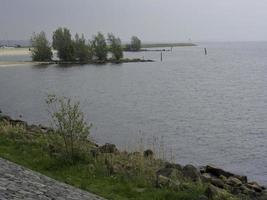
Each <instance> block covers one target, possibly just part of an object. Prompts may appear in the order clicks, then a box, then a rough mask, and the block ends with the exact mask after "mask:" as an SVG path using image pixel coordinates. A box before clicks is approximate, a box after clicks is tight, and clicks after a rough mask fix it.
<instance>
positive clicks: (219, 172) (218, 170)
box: [206, 165, 234, 178]
mask: <svg viewBox="0 0 267 200" xmlns="http://www.w3.org/2000/svg"><path fill="white" fill-rule="evenodd" d="M206 173H210V174H212V175H214V176H217V177H220V176H221V175H223V176H225V177H227V178H228V177H230V176H234V174H233V173H231V172H227V171H224V170H223V169H221V168H218V167H215V166H212V165H207V166H206Z"/></svg>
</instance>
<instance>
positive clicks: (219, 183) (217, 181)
mask: <svg viewBox="0 0 267 200" xmlns="http://www.w3.org/2000/svg"><path fill="white" fill-rule="evenodd" d="M210 182H211V184H212V185H215V186H216V187H219V188H224V182H223V181H222V180H221V179H219V178H211V181H210Z"/></svg>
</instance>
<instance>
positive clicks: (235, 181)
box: [226, 177, 242, 187]
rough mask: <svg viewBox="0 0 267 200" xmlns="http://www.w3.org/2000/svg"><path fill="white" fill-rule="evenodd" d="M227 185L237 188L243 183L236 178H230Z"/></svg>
mask: <svg viewBox="0 0 267 200" xmlns="http://www.w3.org/2000/svg"><path fill="white" fill-rule="evenodd" d="M226 183H227V184H228V185H231V186H235V187H236V186H237V187H239V186H241V185H242V181H240V180H239V179H238V178H235V177H229V178H228V179H227V181H226Z"/></svg>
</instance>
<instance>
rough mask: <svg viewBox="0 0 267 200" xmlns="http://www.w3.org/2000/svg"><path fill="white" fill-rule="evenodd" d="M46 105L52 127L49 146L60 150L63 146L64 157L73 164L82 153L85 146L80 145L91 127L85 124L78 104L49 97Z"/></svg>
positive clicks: (65, 99)
mask: <svg viewBox="0 0 267 200" xmlns="http://www.w3.org/2000/svg"><path fill="white" fill-rule="evenodd" d="M46 103H47V105H48V112H49V113H50V115H51V119H52V127H53V131H52V132H51V133H50V134H49V135H50V138H49V144H50V145H51V146H52V147H53V148H56V149H60V147H61V144H63V150H64V151H63V153H64V155H65V156H66V158H67V159H70V161H71V162H72V163H73V162H74V161H75V160H76V159H79V158H80V156H81V155H82V153H83V148H84V147H85V146H83V145H81V144H82V143H83V142H85V141H86V140H87V139H88V136H89V130H90V127H91V126H88V125H87V123H86V122H85V120H84V114H83V112H81V111H80V106H79V102H72V101H71V99H69V98H66V97H61V98H57V97H56V96H55V95H49V96H48V98H47V100H46ZM61 141H62V142H61Z"/></svg>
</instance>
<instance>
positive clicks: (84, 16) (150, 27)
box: [0, 0, 267, 42]
mask: <svg viewBox="0 0 267 200" xmlns="http://www.w3.org/2000/svg"><path fill="white" fill-rule="evenodd" d="M58 26H66V27H68V28H70V29H71V31H72V33H75V32H78V33H84V34H85V36H86V37H88V38H89V37H91V35H92V34H95V33H96V32H98V31H102V32H103V33H108V32H113V33H114V34H116V35H118V36H120V37H121V39H122V40H123V41H127V40H129V38H130V37H131V36H132V35H137V36H139V37H140V38H141V39H142V40H143V41H151V42H153V41H160V42H164V41H188V40H189V38H191V39H192V41H193V42H194V41H258V40H259V41H266V40H267V0H0V40H1V39H29V37H30V36H31V34H32V32H39V31H41V30H44V31H45V32H46V33H47V35H50V34H51V33H52V31H54V30H55V29H56V28H57V27H58Z"/></svg>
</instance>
